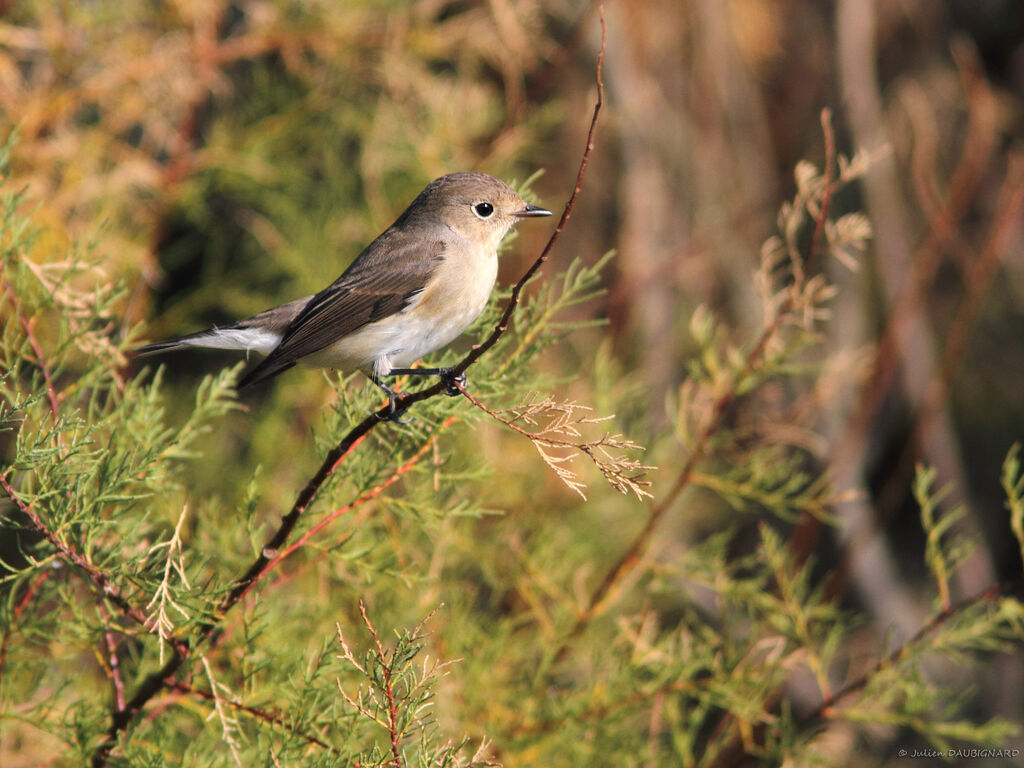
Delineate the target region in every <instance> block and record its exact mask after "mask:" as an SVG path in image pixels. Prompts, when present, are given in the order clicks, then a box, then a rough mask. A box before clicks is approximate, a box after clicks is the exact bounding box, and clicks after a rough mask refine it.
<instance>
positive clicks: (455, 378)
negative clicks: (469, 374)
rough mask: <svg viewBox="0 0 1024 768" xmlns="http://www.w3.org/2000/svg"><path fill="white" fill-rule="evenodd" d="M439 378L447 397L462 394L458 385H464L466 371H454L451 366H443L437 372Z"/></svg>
mask: <svg viewBox="0 0 1024 768" xmlns="http://www.w3.org/2000/svg"><path fill="white" fill-rule="evenodd" d="M438 375H439V376H440V378H441V383H442V384H444V391H445V394H446V395H448V396H449V397H457V396H458V395H461V394H462V391H461V390H460V389H459V387H465V386H466V382H467V381H468V379H467V378H466V372H465V371H463V372H462V373H454V372H453V371H452V369H451V368H445V369H444V370H443V371H441V373H440V374H438Z"/></svg>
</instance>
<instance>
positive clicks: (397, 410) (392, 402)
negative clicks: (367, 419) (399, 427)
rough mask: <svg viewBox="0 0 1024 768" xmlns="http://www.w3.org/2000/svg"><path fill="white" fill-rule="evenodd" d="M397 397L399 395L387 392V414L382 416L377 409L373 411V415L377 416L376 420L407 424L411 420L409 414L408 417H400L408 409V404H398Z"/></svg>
mask: <svg viewBox="0 0 1024 768" xmlns="http://www.w3.org/2000/svg"><path fill="white" fill-rule="evenodd" d="M399 397H400V395H397V394H395V393H394V392H389V393H388V413H387V415H386V416H382V415H381V414H380V413H379V412H378V411H374V415H376V416H377V420H378V421H390V422H391V423H393V424H408V423H409V422H410V421H412V417H411V416H410V417H409V418H408V419H403V418H402V417H403V416H404V415H405V414H406V412H407V411H408V410H409V406H408V405H402V406H400V405H399V404H398V399H399Z"/></svg>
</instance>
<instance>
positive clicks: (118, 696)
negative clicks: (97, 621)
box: [99, 602, 124, 709]
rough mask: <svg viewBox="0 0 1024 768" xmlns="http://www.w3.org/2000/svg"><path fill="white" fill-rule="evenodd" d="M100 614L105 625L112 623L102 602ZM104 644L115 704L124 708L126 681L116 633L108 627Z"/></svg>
mask: <svg viewBox="0 0 1024 768" xmlns="http://www.w3.org/2000/svg"><path fill="white" fill-rule="evenodd" d="M99 611H100V616H101V618H102V619H103V623H104V624H105V625H109V624H110V612H109V611H108V610H107V608H106V606H105V605H104V604H103V603H102V602H100V604H99ZM103 644H104V646H105V647H106V652H107V673H108V674H109V675H110V682H111V684H112V685H113V686H114V705H115V706H116V707H117V708H118V709H124V681H123V680H122V679H121V661H120V659H119V657H118V655H117V642H116V641H115V640H114V633H113V632H111V631H110V630H108V629H104V631H103Z"/></svg>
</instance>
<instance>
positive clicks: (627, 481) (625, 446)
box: [455, 383, 654, 500]
mask: <svg viewBox="0 0 1024 768" xmlns="http://www.w3.org/2000/svg"><path fill="white" fill-rule="evenodd" d="M455 386H456V387H457V388H458V390H459V391H460V392H461V393H462V394H463V396H464V397H465V398H466V399H467V400H469V402H471V403H472V404H473V405H475V406H476V407H477V408H479V409H480V410H481V411H483V412H484V413H486V414H487V415H489V416H490V417H491V418H493V419H494V420H495V421H498V422H500V423H502V424H504V425H505V426H506V427H508V428H509V429H512V430H514V431H516V432H518V433H519V434H521V435H523V436H525V437H526V438H528V439H529V440H530V441H531V442H532V443H533V445H534V447H535V448H536V449H537V452H538V453H539V454H540V455H541V458H542V459H544V462H545V463H546V464H547V465H548V466H549V467H550V468H551V469H552V470H553V471H554V472H555V474H556V475H557V476H558V478H559V479H560V480H561V481H562V482H563V483H565V484H566V486H568V487H569V488H571V489H572V490H573V491H575V492H576V493H578V494H579V495H580V496H581V497H582V498H583V499H584V500H585V499H586V498H587V497H586V496H585V495H584V493H583V488H584V485H583V483H582V482H580V481H579V480H578V479H577V475H576V473H575V472H574V471H573V470H571V469H570V468H569V467H568V466H566V465H565V464H566V462H567V461H568V460H571V459H572V458H574V454H575V455H578V454H583V455H584V456H586V457H587V458H589V459H590V460H591V461H592V462H593V463H594V466H596V467H597V468H598V469H599V470H600V472H601V474H602V475H604V477H605V480H607V481H608V483H609V484H610V485H611V486H612V487H613V488H614V489H615V490H617V491H619V492H620V493H630V492H632V493H633V494H635V495H636V497H637V498H643V497H645V496H646V497H648V498H651V494H650V493H649V492H648V491H647V490H646V489H647V488H648V487H649V486H650V484H651V483H650V481H649V480H645V479H644V477H645V476H646V472H647V470H650V469H654V467H652V466H648V465H646V464H641V463H640V462H638V461H636V460H635V459H629V458H626V457H625V456H617V455H615V454H613V453H611V450H627V451H639V450H643V447H642V446H640V445H637V444H636V443H634V442H633V441H632V440H627V439H625V438H623V437H622V436H621V435H609V434H607V433H605V435H604V436H603V437H601V438H599V439H597V440H573V439H566V438H561V437H552V436H551V435H552V434H563V435H565V434H567V435H570V436H571V437H580V431H579V430H578V429H577V427H578V426H580V425H583V424H596V423H599V422H602V421H606V420H607V419H610V418H611V416H606V417H598V418H592V417H587V416H581V417H577V416H575V412H576V411H577V410H584V411H589V410H590V409H589V408H587V407H586V406H583V405H579V404H577V403H574V402H571V401H570V402H564V403H560V402H555V401H554V400H552V399H550V398H547V399H544V400H540V401H530V400H526V401H524V402H523V403H522V404H521V405H520V406H518V407H516V408H512V409H510V410H511V412H513V413H514V414H515V416H514V417H513V418H511V419H508V418H505V417H504V416H502V415H501V413H500V412H498V411H495V410H493V409H491V408H488V407H487V406H486V405H484V404H483V403H482V402H480V401H479V400H478V399H477V398H476V397H474V396H473V395H471V394H469V392H468V391H467V390H466V388H465V387H464V386H462V385H461V384H459V383H456V384H455ZM552 413H553V414H555V415H554V417H553V418H552V419H551V421H550V422H549V423H548V424H547V425H546V426H544V427H543V428H541V429H539V430H538V431H536V432H531V431H530V430H528V429H524V428H523V427H521V426H519V425H518V424H516V421H524V422H527V423H531V422H534V419H535V418H536V417H537V416H539V415H540V414H545V415H548V414H552ZM545 447H547V448H556V449H562V450H566V451H568V452H569V453H568V454H566V455H559V454H552V453H548V452H547V451H545V450H544V448H545Z"/></svg>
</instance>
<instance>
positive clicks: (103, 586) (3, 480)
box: [0, 473, 188, 654]
mask: <svg viewBox="0 0 1024 768" xmlns="http://www.w3.org/2000/svg"><path fill="white" fill-rule="evenodd" d="M0 487H2V488H3V489H4V491H5V492H6V493H7V495H8V496H9V497H10V498H11V500H12V501H13V502H14V503H15V504H16V505H17V507H18V509H20V510H21V511H22V513H23V514H24V515H25V516H26V517H27V518H28V519H29V522H30V523H31V525H32V528H33V529H35V530H36V531H37V532H38V533H40V534H42V536H43V538H45V539H46V540H47V541H48V542H49V543H50V545H51V546H53V547H54V549H56V550H57V552H58V553H59V555H60V557H61V559H62V560H64V561H65V562H67V563H69V564H70V565H73V566H75V567H76V568H78V569H79V570H80V571H82V572H84V573H85V575H86V577H87V578H88V580H89V581H90V582H91V583H92V585H93V586H94V587H95V589H96V591H97V592H98V593H99V596H100V597H101V598H102V599H104V600H109V601H110V602H112V603H113V604H114V605H116V606H117V607H118V608H119V609H120V610H121V612H122V613H123V614H124V615H125V616H127V617H128V618H130V619H132V620H133V621H135V622H136V623H138V624H140V625H141V626H143V627H145V628H146V629H147V630H149V620H148V617H147V616H146V614H145V612H144V611H143V610H142V609H140V608H137V607H136V606H134V605H132V603H131V602H130V601H129V600H128V598H126V597H125V596H124V595H123V594H122V593H121V592H120V590H118V588H117V587H115V586H114V585H113V584H111V582H110V578H109V577H108V576H107V574H105V573H104V572H103V571H101V570H100V569H99V568H97V567H96V566H95V565H93V564H92V563H90V562H89V561H88V560H87V559H86V557H85V556H84V555H83V554H82V553H80V552H79V551H78V550H77V549H75V548H74V547H73V546H72V545H70V544H68V543H67V542H64V541H62V540H61V539H60V537H59V536H57V534H55V533H54V532H53V531H51V530H50V529H49V527H48V526H47V525H46V523H45V522H43V520H42V518H41V517H39V515H38V514H37V513H36V511H35V510H34V509H32V507H31V506H30V505H29V504H27V503H26V502H25V501H24V500H23V499H22V498H21V497H20V496H18V494H17V493H16V492H15V490H14V487H13V486H12V485H11V484H10V483H9V482H8V480H7V475H6V474H3V473H0ZM167 642H169V643H170V644H171V645H172V646H174V648H175V650H176V651H177V652H178V653H184V654H187V653H188V644H187V643H186V642H184V641H183V640H179V639H178V638H174V637H168V638H167Z"/></svg>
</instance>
